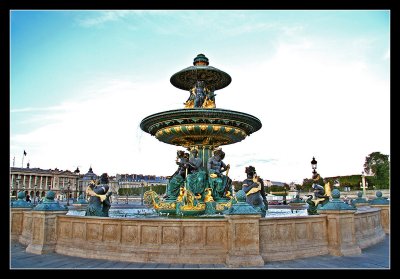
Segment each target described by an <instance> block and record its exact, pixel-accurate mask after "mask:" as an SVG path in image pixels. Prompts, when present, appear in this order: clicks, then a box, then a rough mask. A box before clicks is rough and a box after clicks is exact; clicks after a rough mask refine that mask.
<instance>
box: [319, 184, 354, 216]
mask: <svg viewBox="0 0 400 279" xmlns="http://www.w3.org/2000/svg"><path fill="white" fill-rule="evenodd" d="M317 210H318V211H324V210H357V208H355V207H354V206H352V205H349V204H347V203H345V202H344V201H342V200H341V199H340V191H339V190H338V189H334V190H333V191H332V200H331V201H328V202H327V203H326V204H324V205H322V206H319V207H318V208H317Z"/></svg>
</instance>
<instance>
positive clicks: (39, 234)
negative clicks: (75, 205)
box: [26, 210, 68, 254]
mask: <svg viewBox="0 0 400 279" xmlns="http://www.w3.org/2000/svg"><path fill="white" fill-rule="evenodd" d="M67 212H68V210H63V211H61V210H57V211H32V212H31V213H32V239H31V242H30V244H29V245H28V247H27V248H26V251H27V252H29V253H34V254H45V253H51V252H54V251H55V247H56V240H57V237H56V236H57V233H56V232H57V231H56V229H57V228H56V225H57V222H56V221H57V219H56V217H57V215H65V214H67Z"/></svg>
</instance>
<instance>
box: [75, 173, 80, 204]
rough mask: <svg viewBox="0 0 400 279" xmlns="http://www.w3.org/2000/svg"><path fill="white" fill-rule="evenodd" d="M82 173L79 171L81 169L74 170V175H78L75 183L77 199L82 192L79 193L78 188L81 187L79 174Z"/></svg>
mask: <svg viewBox="0 0 400 279" xmlns="http://www.w3.org/2000/svg"><path fill="white" fill-rule="evenodd" d="M80 172H81V171H80V170H79V167H76V170H74V173H75V174H76V182H75V195H77V197H76V198H78V197H79V196H80V195H81V191H79V193H78V187H79V173H80Z"/></svg>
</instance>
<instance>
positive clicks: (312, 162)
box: [311, 157, 318, 173]
mask: <svg viewBox="0 0 400 279" xmlns="http://www.w3.org/2000/svg"><path fill="white" fill-rule="evenodd" d="M317 163H318V162H317V160H315V157H312V161H311V168H312V169H313V170H314V171H315V170H316V169H317ZM314 171H313V173H314Z"/></svg>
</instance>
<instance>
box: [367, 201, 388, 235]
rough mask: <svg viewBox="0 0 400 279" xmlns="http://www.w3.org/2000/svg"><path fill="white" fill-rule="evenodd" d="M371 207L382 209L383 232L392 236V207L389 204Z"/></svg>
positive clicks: (372, 205)
mask: <svg viewBox="0 0 400 279" xmlns="http://www.w3.org/2000/svg"><path fill="white" fill-rule="evenodd" d="M370 206H371V207H374V208H380V209H381V224H382V228H383V231H384V232H385V233H386V234H390V205H389V204H371V205H370Z"/></svg>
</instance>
